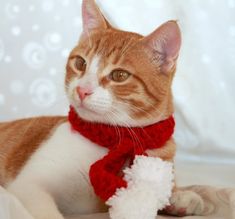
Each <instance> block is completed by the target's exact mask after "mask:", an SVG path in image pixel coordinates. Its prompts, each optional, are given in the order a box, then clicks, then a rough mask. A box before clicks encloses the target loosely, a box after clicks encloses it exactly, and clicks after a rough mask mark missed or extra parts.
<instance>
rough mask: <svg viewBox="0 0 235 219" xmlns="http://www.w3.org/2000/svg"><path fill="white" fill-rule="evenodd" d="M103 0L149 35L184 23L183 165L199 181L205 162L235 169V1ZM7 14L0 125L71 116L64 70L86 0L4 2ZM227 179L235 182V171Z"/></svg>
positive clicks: (1, 27) (0, 55)
mask: <svg viewBox="0 0 235 219" xmlns="http://www.w3.org/2000/svg"><path fill="white" fill-rule="evenodd" d="M97 2H98V4H99V5H100V7H101V8H102V10H103V11H104V14H105V15H106V17H108V18H109V19H110V20H111V21H112V22H111V23H113V24H114V25H115V26H118V27H120V28H122V29H124V30H129V31H136V32H139V33H142V34H148V33H150V32H152V31H153V30H154V29H155V28H157V27H158V26H159V25H160V24H161V23H163V22H165V21H167V20H171V19H176V20H178V22H179V25H180V26H181V29H182V35H183V47H182V50H181V55H180V59H179V65H178V71H177V74H176V78H175V81H174V96H175V106H176V113H175V116H176V120H177V128H176V133H175V137H176V141H177V143H178V155H177V160H179V161H180V162H179V167H180V168H181V169H185V168H186V172H188V174H190V172H191V174H192V175H191V177H192V178H194V175H193V173H192V171H191V169H187V165H186V164H187V162H188V161H191V162H194V164H195V165H196V166H198V167H201V171H202V172H203V170H204V169H205V168H206V166H205V164H211V165H210V168H211V169H209V170H208V172H215V173H217V172H219V171H222V172H226V171H229V170H228V168H227V167H232V166H233V167H235V166H234V165H235V127H234V126H235V113H234V111H235V0H187V1H185V0H125V1H124V0H122V1H120V0H97ZM0 17H1V19H0V120H1V121H6V120H12V119H16V118H22V117H29V116H35V115H48V114H66V112H67V110H68V103H67V101H66V97H65V94H64V87H63V80H64V73H65V70H64V67H65V62H66V58H67V55H68V53H69V51H70V50H71V49H72V48H73V46H74V45H75V44H76V42H77V40H78V38H79V34H80V32H81V0H31V1H29V0H20V1H19V0H1V7H0ZM184 162H186V164H185V163H184ZM221 167H224V168H222V169H218V168H221ZM233 173H234V172H233ZM205 175H207V173H205ZM203 177H205V176H202V175H201V178H203ZM199 178H200V177H199ZM219 178H220V179H217V180H220V182H219V181H218V184H223V183H222V182H223V181H224V180H225V179H224V178H223V177H219ZM226 180H227V181H228V182H229V183H230V184H234V185H235V178H234V176H233V174H232V171H230V172H227V178H226ZM200 182H201V181H200V179H199V181H198V183H200ZM202 182H203V183H204V182H205V180H204V181H203V180H202Z"/></svg>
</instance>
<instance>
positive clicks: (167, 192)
mask: <svg viewBox="0 0 235 219" xmlns="http://www.w3.org/2000/svg"><path fill="white" fill-rule="evenodd" d="M124 173H125V180H126V181H127V182H128V186H127V188H126V189H124V188H121V189H118V190H117V191H116V194H115V195H114V196H113V197H111V198H110V199H109V200H108V201H107V204H108V205H109V206H111V208H110V210H109V213H110V217H111V218H112V219H155V217H156V216H157V211H158V210H161V209H163V208H164V207H165V206H166V205H167V204H169V198H170V196H171V191H172V187H173V178H174V175H173V166H172V163H170V162H166V161H163V160H161V159H160V158H154V157H146V156H137V157H136V159H135V161H134V164H133V165H132V167H131V168H127V169H125V170H124Z"/></svg>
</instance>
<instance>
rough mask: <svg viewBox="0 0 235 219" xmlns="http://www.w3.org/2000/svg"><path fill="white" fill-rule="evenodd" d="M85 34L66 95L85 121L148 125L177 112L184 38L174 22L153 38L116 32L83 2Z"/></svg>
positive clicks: (72, 62)
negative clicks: (176, 82)
mask: <svg viewBox="0 0 235 219" xmlns="http://www.w3.org/2000/svg"><path fill="white" fill-rule="evenodd" d="M82 15H83V32H82V35H81V37H80V40H79V43H78V45H77V46H76V47H75V48H74V50H73V51H72V52H71V54H70V57H69V59H68V63H67V74H66V92H67V95H68V97H69V100H70V103H71V105H72V106H73V107H74V108H75V110H76V111H77V113H78V114H79V115H80V117H81V118H83V119H85V120H87V121H92V122H100V123H106V124H115V125H122V126H145V125H149V124H152V123H155V122H158V121H160V120H163V119H165V118H167V117H168V116H170V115H171V114H172V113H173V106H172V94H171V84H172V79H173V76H174V73H175V69H176V61H177V58H178V54H179V50H180V45H181V36H180V30H179V27H178V25H177V23H176V22H175V21H169V22H167V23H165V24H163V25H162V26H160V27H159V28H158V29H157V30H155V31H154V32H153V33H151V34H150V35H148V36H146V37H144V36H141V35H139V34H136V33H131V32H125V31H121V30H118V29H115V28H113V27H112V26H111V25H110V24H109V22H108V21H107V20H106V19H105V18H104V16H103V15H102V13H101V12H100V10H99V8H98V7H97V5H96V4H95V2H94V0H83V6H82Z"/></svg>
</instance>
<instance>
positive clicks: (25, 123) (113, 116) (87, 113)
mask: <svg viewBox="0 0 235 219" xmlns="http://www.w3.org/2000/svg"><path fill="white" fill-rule="evenodd" d="M82 17H83V32H82V34H81V37H80V40H79V43H78V45H76V47H75V48H74V49H73V50H72V52H71V54H70V56H69V58H68V62H67V67H66V77H65V90H66V94H67V96H68V99H69V101H70V104H71V106H73V107H74V109H75V110H76V112H77V113H78V114H79V116H80V117H81V118H82V119H83V120H86V121H89V122H96V123H103V124H109V125H112V126H127V127H130V129H131V127H144V126H148V125H151V124H155V123H158V122H159V121H162V120H164V119H166V118H168V117H169V116H171V115H172V114H173V112H174V109H173V108H174V107H173V101H172V92H171V85H172V80H173V77H174V74H175V71H176V64H177V58H178V56H179V51H180V47H181V34H180V29H179V27H178V24H177V22H175V21H168V22H166V23H164V24H163V25H161V26H160V27H159V28H157V29H156V30H155V31H154V32H153V33H151V34H150V35H148V36H146V37H144V36H142V35H140V34H137V33H132V32H126V31H121V30H119V29H116V28H114V27H112V26H111V25H110V23H109V22H108V21H107V20H106V18H105V17H104V15H103V14H102V13H101V11H100V10H99V8H98V6H97V5H96V4H95V2H94V0H83V6H82ZM175 151H176V144H175V142H174V140H173V138H171V139H170V140H168V141H167V143H166V144H165V145H164V147H163V148H160V149H153V150H148V151H146V153H147V154H148V155H149V156H153V157H160V158H161V159H163V160H166V161H170V162H173V160H174V156H175ZM105 154H107V149H106V148H102V147H99V146H98V145H96V144H94V143H92V142H90V141H89V140H87V139H86V138H84V137H83V136H81V135H79V134H78V133H75V132H73V131H71V127H70V124H69V123H68V120H67V118H66V117H63V116H61V117H60V116H57V117H38V118H29V119H22V120H17V121H12V122H6V123H0V184H1V185H2V186H4V187H5V188H6V189H7V190H8V191H10V192H11V193H13V194H14V195H15V196H16V197H18V199H19V200H20V201H21V202H22V203H23V205H24V206H25V208H26V209H28V211H29V212H30V213H31V214H32V215H33V217H34V218H35V219H49V218H50V219H64V215H75V214H92V213H97V212H106V211H107V206H106V205H105V204H104V203H103V202H102V201H101V200H100V199H99V198H97V196H96V195H95V193H94V191H93V188H92V187H91V184H90V182H89V176H88V172H89V168H90V166H91V165H92V164H93V163H94V162H96V161H97V160H99V159H101V158H102V157H103V156H105ZM170 203H171V205H170V206H168V207H167V208H166V209H165V210H164V211H165V213H168V214H171V215H177V216H182V215H194V214H196V215H200V214H202V213H203V210H204V203H203V200H202V199H201V197H200V196H199V195H197V194H196V193H193V192H191V191H182V190H180V189H177V188H176V187H175V188H174V190H173V194H172V197H171V199H170Z"/></svg>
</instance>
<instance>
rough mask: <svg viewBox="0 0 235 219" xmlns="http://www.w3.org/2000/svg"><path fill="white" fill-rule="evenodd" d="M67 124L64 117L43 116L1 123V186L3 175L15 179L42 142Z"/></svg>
mask: <svg viewBox="0 0 235 219" xmlns="http://www.w3.org/2000/svg"><path fill="white" fill-rule="evenodd" d="M65 122H67V118H66V117H64V116H41V117H33V118H26V119H19V120H14V121H9V122H3V123H0V184H1V175H5V177H4V178H12V177H13V178H14V176H16V175H17V173H18V171H19V170H20V169H21V167H22V166H23V165H24V164H25V162H26V161H27V160H28V159H29V157H30V156H31V155H32V153H34V152H35V151H36V150H37V149H38V147H40V145H41V144H42V142H44V141H46V140H47V139H48V138H50V136H51V135H53V133H54V130H56V128H57V127H59V126H60V125H61V124H63V123H65ZM3 173H5V174H3Z"/></svg>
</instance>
